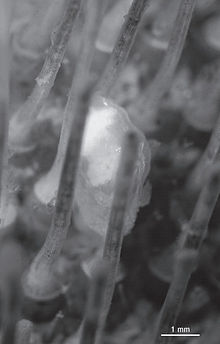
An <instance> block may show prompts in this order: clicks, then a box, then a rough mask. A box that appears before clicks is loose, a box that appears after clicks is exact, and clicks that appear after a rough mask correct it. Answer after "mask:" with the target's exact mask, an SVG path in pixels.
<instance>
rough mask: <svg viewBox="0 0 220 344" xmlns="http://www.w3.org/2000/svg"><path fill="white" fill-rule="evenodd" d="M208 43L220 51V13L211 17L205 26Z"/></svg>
mask: <svg viewBox="0 0 220 344" xmlns="http://www.w3.org/2000/svg"><path fill="white" fill-rule="evenodd" d="M203 32H204V36H205V41H206V43H207V44H208V45H209V46H210V47H211V48H213V49H215V50H217V51H220V15H218V16H215V17H213V18H210V19H209V20H208V21H207V22H206V24H204V26H203Z"/></svg>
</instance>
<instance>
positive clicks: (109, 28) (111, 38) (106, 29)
mask: <svg viewBox="0 0 220 344" xmlns="http://www.w3.org/2000/svg"><path fill="white" fill-rule="evenodd" d="M131 3H132V0H119V1H117V2H116V4H115V5H114V6H113V7H112V8H111V9H110V11H108V13H107V14H106V16H105V17H104V19H103V21H102V24H101V27H100V30H99V35H98V38H97V41H96V48H97V49H99V50H101V51H103V52H106V53H111V52H112V50H113V48H114V45H115V43H116V40H117V38H118V35H119V32H120V29H121V26H122V23H123V17H124V16H125V15H126V14H127V12H128V10H129V8H130V6H131Z"/></svg>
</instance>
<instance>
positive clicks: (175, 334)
mask: <svg viewBox="0 0 220 344" xmlns="http://www.w3.org/2000/svg"><path fill="white" fill-rule="evenodd" d="M161 337H200V334H199V333H188V334H187V333H182V334H180V333H178V334H177V333H162V334H161Z"/></svg>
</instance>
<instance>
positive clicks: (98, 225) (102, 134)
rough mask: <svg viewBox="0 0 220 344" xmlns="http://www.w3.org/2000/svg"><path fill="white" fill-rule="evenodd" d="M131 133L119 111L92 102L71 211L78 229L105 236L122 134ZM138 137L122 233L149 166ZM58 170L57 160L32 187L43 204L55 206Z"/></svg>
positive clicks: (132, 217)
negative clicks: (75, 211)
mask: <svg viewBox="0 0 220 344" xmlns="http://www.w3.org/2000/svg"><path fill="white" fill-rule="evenodd" d="M130 130H135V131H138V130H137V129H136V127H135V126H134V125H133V124H132V123H131V121H130V120H129V118H128V115H127V113H126V112H125V111H124V110H123V109H122V108H120V107H118V106H116V105H115V104H113V103H112V102H111V101H109V100H107V99H105V98H102V97H96V98H95V99H94V101H93V104H92V106H91V108H90V113H89V116H88V121H87V124H86V128H85V132H84V137H83V143H82V150H81V159H80V164H79V170H78V176H77V181H76V187H75V195H74V200H75V201H74V205H73V208H75V207H77V209H78V214H77V226H78V227H79V229H80V230H83V229H85V228H86V229H87V230H89V229H90V230H94V231H95V232H97V233H99V234H100V235H101V236H105V233H106V231H107V226H108V222H109V217H110V210H111V203H112V199H113V192H114V183H115V178H116V173H117V168H118V165H119V161H120V156H121V155H120V154H121V147H122V143H123V139H124V135H125V134H126V132H128V131H130ZM138 136H139V139H140V146H139V153H138V159H137V163H136V170H135V177H134V181H133V185H132V187H131V189H132V190H131V199H130V200H129V209H128V214H127V217H126V224H125V232H128V231H129V230H130V229H131V228H132V226H133V224H134V221H135V218H136V213H137V210H138V208H139V206H140V204H141V197H142V189H143V183H144V181H145V179H146V176H147V174H148V172H149V167H150V159H151V153H150V148H149V146H148V143H147V141H146V140H145V137H144V135H143V134H142V133H141V132H140V131H138ZM60 170H61V167H60V164H59V162H58V161H57V160H56V161H55V163H54V165H53V167H52V169H51V170H50V171H49V172H48V174H47V175H45V176H43V177H42V178H40V180H39V181H38V182H37V183H36V184H35V186H34V193H35V195H36V196H37V198H38V199H39V200H40V202H41V203H42V204H45V205H49V206H51V205H54V204H55V198H56V193H57V189H58V183H59V178H60V173H61V171H60Z"/></svg>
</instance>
